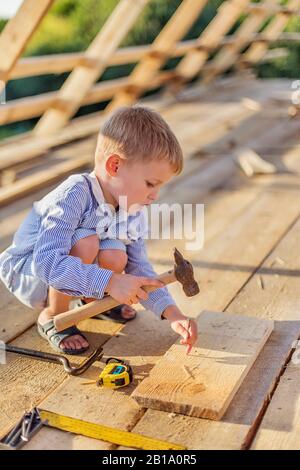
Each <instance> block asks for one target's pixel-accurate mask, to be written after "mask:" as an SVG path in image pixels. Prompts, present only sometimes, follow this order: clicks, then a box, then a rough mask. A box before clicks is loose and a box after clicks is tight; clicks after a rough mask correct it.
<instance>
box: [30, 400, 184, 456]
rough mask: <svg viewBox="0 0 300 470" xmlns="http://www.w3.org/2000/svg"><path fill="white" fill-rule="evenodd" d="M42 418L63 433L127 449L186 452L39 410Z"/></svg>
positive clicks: (175, 445) (127, 433)
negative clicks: (79, 435)
mask: <svg viewBox="0 0 300 470" xmlns="http://www.w3.org/2000/svg"><path fill="white" fill-rule="evenodd" d="M39 413H40V416H41V418H42V420H43V421H45V423H44V424H46V425H47V426H51V427H53V428H56V429H61V430H62V431H67V432H72V433H73V434H81V435H82V436H86V437H91V438H93V439H100V440H102V441H106V442H110V443H112V444H117V445H120V446H126V447H135V448H136V449H145V450H185V449H186V447H183V446H180V445H177V444H172V443H171V442H166V441H160V440H157V439H152V438H150V437H146V436H142V435H141V434H135V433H133V432H128V431H122V430H121V429H115V428H112V427H109V426H103V425H102V424H94V423H89V422H87V421H82V420H80V419H75V418H70V417H69V416H62V415H59V414H57V413H52V412H51V411H46V410H41V409H39Z"/></svg>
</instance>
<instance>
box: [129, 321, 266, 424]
mask: <svg viewBox="0 0 300 470" xmlns="http://www.w3.org/2000/svg"><path fill="white" fill-rule="evenodd" d="M197 324H198V330H199V337H198V340H197V343H196V344H195V345H194V348H193V350H192V352H191V354H189V355H186V352H185V351H186V346H184V345H181V344H180V343H179V342H177V343H176V344H174V345H173V346H172V347H171V348H170V349H169V351H168V352H167V353H166V354H165V355H164V357H163V358H162V359H161V360H160V361H159V362H158V363H157V364H156V366H155V367H154V368H153V370H152V371H151V373H150V375H149V377H148V378H147V379H145V380H143V381H142V382H141V383H140V384H139V386H138V387H137V388H136V390H135V391H134V392H133V395H132V396H133V397H134V398H135V399H136V400H137V402H138V403H139V404H141V405H142V406H144V407H146V408H154V409H158V410H163V411H169V412H175V413H181V414H185V415H188V416H196V417H199V418H200V417H202V418H208V419H214V420H218V419H220V418H221V417H222V416H223V414H224V413H225V411H226V409H227V408H228V405H229V403H230V402H231V400H232V398H233V396H234V395H235V393H236V392H237V390H238V388H239V386H240V384H241V383H242V381H243V379H244V378H245V376H246V374H247V373H248V371H249V370H250V368H251V366H252V365H253V363H254V361H255V360H256V358H257V356H258V355H259V353H260V351H261V349H262V347H263V346H264V344H265V342H266V341H267V339H268V337H269V336H270V334H271V331H272V330H273V327H274V324H273V322H272V321H270V320H257V319H256V318H251V317H244V316H238V315H228V314H226V313H221V312H203V313H202V314H201V315H200V316H199V317H198V319H197Z"/></svg>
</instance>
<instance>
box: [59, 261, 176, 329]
mask: <svg viewBox="0 0 300 470" xmlns="http://www.w3.org/2000/svg"><path fill="white" fill-rule="evenodd" d="M156 279H158V280H159V281H161V282H163V283H164V284H165V285H166V284H170V283H171V282H174V281H176V277H175V273H174V270H171V271H167V272H165V273H163V274H160V275H159V276H157V278H156ZM142 288H143V289H144V290H145V291H146V292H152V291H154V290H156V289H161V288H160V287H154V286H147V285H145V286H143V287H142ZM118 305H120V302H118V301H117V300H115V299H114V298H113V297H111V296H110V295H107V296H105V297H103V299H100V300H94V301H93V302H90V303H88V304H86V305H83V306H82V307H77V308H74V309H72V310H68V311H67V312H63V313H59V314H58V315H56V316H55V317H54V325H55V328H56V330H57V331H62V330H64V329H65V328H69V327H70V326H73V325H77V323H79V322H80V321H82V320H85V319H86V318H91V317H93V316H94V315H97V314H99V313H102V312H105V311H106V310H109V309H111V308H114V307H117V306H118Z"/></svg>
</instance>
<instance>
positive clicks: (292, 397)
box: [251, 347, 300, 450]
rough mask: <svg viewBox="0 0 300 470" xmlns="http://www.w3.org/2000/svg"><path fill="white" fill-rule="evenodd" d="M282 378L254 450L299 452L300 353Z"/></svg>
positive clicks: (262, 424)
mask: <svg viewBox="0 0 300 470" xmlns="http://www.w3.org/2000/svg"><path fill="white" fill-rule="evenodd" d="M298 348H299V347H298ZM294 360H296V363H295V364H293V359H292V360H291V362H290V363H289V364H288V366H287V368H286V369H285V371H284V374H283V375H282V377H281V378H280V381H279V384H278V387H277V389H276V391H275V393H274V395H273V397H272V400H271V403H270V404H269V406H268V409H267V411H266V414H265V415H264V417H263V420H262V422H261V424H260V426H259V429H258V431H257V434H256V436H255V439H254V441H253V444H252V445H251V449H252V450H267V449H268V450H299V448H300V442H299V432H300V411H299V386H300V380H299V349H298V352H297V353H296V356H295V359H294Z"/></svg>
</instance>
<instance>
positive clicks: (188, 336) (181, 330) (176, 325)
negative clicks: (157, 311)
mask: <svg viewBox="0 0 300 470" xmlns="http://www.w3.org/2000/svg"><path fill="white" fill-rule="evenodd" d="M163 316H164V318H166V319H167V320H169V322H170V323H171V328H172V330H174V331H175V332H176V333H178V334H179V335H181V336H182V339H181V340H180V344H186V345H187V349H186V353H187V354H189V353H190V352H191V350H192V347H193V345H194V344H195V342H196V341H197V338H198V328H197V323H196V322H195V320H192V319H189V318H187V317H186V316H184V315H183V314H182V313H181V311H180V310H179V309H178V308H177V307H176V306H174V305H170V306H169V307H167V308H166V309H165V311H164V313H163Z"/></svg>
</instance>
